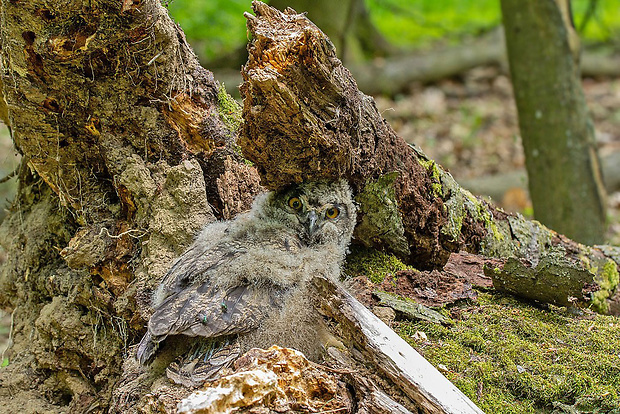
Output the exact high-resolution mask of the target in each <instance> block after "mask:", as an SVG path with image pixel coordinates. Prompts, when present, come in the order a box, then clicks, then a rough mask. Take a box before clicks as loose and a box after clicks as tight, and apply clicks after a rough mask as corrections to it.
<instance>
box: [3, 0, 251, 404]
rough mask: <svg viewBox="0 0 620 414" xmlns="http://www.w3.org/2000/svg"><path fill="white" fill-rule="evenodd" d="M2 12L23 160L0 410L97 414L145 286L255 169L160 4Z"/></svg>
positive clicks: (246, 193) (75, 4) (6, 278)
mask: <svg viewBox="0 0 620 414" xmlns="http://www.w3.org/2000/svg"><path fill="white" fill-rule="evenodd" d="M1 13H2V18H1V28H0V30H1V35H2V45H3V49H2V84H3V95H4V99H5V100H6V104H7V109H8V118H9V125H10V127H11V128H12V130H13V138H14V141H15V145H16V147H17V148H18V150H19V152H20V153H21V154H22V155H23V163H22V168H21V171H20V173H19V179H20V187H19V192H18V195H17V197H16V202H15V204H14V206H13V211H12V214H11V216H9V217H8V218H6V219H5V220H4V222H3V224H2V227H1V229H0V234H1V236H0V240H1V242H2V244H3V247H4V248H5V249H6V250H7V252H8V255H7V257H8V258H7V262H6V263H5V265H4V266H3V268H2V273H0V305H1V306H3V307H5V308H10V309H14V311H13V312H14V318H13V320H14V328H13V330H12V336H13V341H14V345H13V347H12V349H11V351H10V353H9V354H8V355H7V356H8V357H9V358H10V364H9V366H8V367H7V368H6V369H3V370H2V372H1V373H0V381H1V382H2V387H0V388H1V390H2V391H0V393H1V394H2V400H3V401H8V400H11V401H12V402H11V403H10V404H9V405H8V406H7V407H6V410H7V411H8V412H33V411H36V410H37V409H38V410H40V411H42V412H55V411H59V410H62V411H67V410H68V411H70V412H85V411H87V410H93V411H95V412H98V411H99V412H101V411H105V410H106V406H107V405H108V404H109V401H110V397H111V394H112V391H113V388H114V385H115V383H116V381H117V380H118V378H119V375H120V373H121V369H122V364H121V361H122V359H123V355H124V353H125V352H126V351H127V347H128V346H129V345H131V344H132V343H134V342H135V340H136V338H139V336H140V334H141V332H142V331H143V325H144V321H145V318H147V317H148V312H149V311H148V301H149V300H148V298H149V296H150V294H149V291H150V289H152V288H153V286H154V285H156V284H157V283H158V280H159V279H160V278H161V276H162V275H163V274H164V273H165V272H166V270H167V268H168V266H169V264H170V261H171V260H172V259H173V258H174V257H176V256H178V255H179V254H180V253H181V252H182V251H183V250H184V246H186V245H187V244H188V243H190V242H191V240H192V237H193V234H195V233H196V232H197V231H198V230H199V229H200V228H201V226H202V225H204V224H205V223H207V222H209V221H211V220H214V219H215V217H216V216H219V217H222V216H230V215H233V214H234V213H235V211H239V210H241V209H244V208H246V207H247V206H248V205H249V202H250V201H251V199H252V195H253V194H256V193H257V192H258V191H261V188H260V186H259V185H258V176H257V175H256V173H255V172H254V171H253V170H252V169H251V168H249V167H248V166H247V165H246V164H245V162H244V161H242V158H241V156H240V155H239V151H238V149H237V147H236V145H235V142H234V138H235V133H236V132H235V131H236V125H235V124H234V122H238V119H239V118H238V114H239V108H238V106H237V105H236V104H235V103H234V101H232V100H229V98H228V97H227V96H226V95H225V94H224V93H222V90H221V88H220V85H219V84H218V83H217V82H216V81H215V80H214V78H213V76H212V75H211V73H209V72H208V71H206V70H204V69H203V68H202V67H200V65H199V64H198V63H197V60H196V57H195V56H194V54H193V52H192V51H191V50H190V48H189V47H188V45H187V43H186V42H185V39H184V36H183V33H182V32H181V31H180V30H179V29H178V28H177V27H176V26H175V25H174V24H173V22H172V21H171V20H170V19H169V17H168V15H167V13H166V10H165V9H164V8H163V7H162V6H161V4H160V2H159V1H158V0H152V1H151V0H145V1H141V2H130V1H125V2H116V1H95V2H89V4H88V6H86V5H85V4H83V3H82V2H81V1H70V2H47V1H30V2H26V3H24V2H14V1H8V0H7V1H2V6H1ZM235 116H236V118H235ZM233 121H234V122H233ZM241 177H243V181H241V180H240V178H241ZM239 195H242V196H241V197H240V196H239ZM231 197H232V199H231ZM11 389H14V390H15V391H10V390H11ZM31 390H32V391H31ZM35 391H36V393H37V394H38V397H35V396H33V395H32V394H33V393H34V392H35ZM43 395H50V396H53V397H52V398H51V402H49V401H47V400H46V399H44V398H43V397H42V396H43ZM9 396H10V397H11V398H9ZM21 397H23V398H21ZM24 400H25V401H30V402H27V403H26V405H25V406H24V407H22V404H24ZM66 405H68V407H66ZM37 407H38V408H37ZM41 407H44V409H43V408H41Z"/></svg>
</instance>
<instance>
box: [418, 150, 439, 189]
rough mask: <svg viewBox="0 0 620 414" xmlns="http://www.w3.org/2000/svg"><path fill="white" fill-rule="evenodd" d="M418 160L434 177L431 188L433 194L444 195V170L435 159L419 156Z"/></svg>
mask: <svg viewBox="0 0 620 414" xmlns="http://www.w3.org/2000/svg"><path fill="white" fill-rule="evenodd" d="M418 161H419V162H420V164H421V165H422V166H423V167H424V168H426V169H427V170H428V172H430V174H431V179H432V184H431V189H432V190H433V195H434V196H435V197H443V196H444V191H443V186H442V185H441V175H442V171H441V170H440V168H439V166H438V165H437V163H436V162H435V161H433V160H425V159H422V158H419V159H418Z"/></svg>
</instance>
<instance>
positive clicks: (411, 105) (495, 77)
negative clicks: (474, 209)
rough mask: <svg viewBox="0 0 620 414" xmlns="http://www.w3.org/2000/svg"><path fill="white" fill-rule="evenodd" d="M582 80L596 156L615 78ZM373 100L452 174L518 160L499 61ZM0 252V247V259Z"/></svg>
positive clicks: (614, 96) (615, 97)
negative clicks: (595, 145) (406, 92)
mask: <svg viewBox="0 0 620 414" xmlns="http://www.w3.org/2000/svg"><path fill="white" fill-rule="evenodd" d="M583 86H584V90H585V94H586V97H587V100H588V104H589V106H590V110H591V112H592V115H593V118H594V124H595V129H596V136H597V140H598V143H599V150H600V154H601V156H604V155H606V154H609V153H611V152H614V151H620V79H596V80H594V79H585V80H584V83H583ZM376 101H377V105H378V107H379V109H380V111H381V112H382V114H383V116H384V117H385V118H386V119H387V120H388V122H389V123H390V124H391V125H392V127H394V129H395V130H396V131H397V133H398V134H399V135H401V136H402V137H404V138H405V139H406V140H407V141H408V142H411V143H415V144H416V145H418V146H419V147H421V148H422V150H423V151H424V152H426V153H427V155H428V156H429V157H430V158H431V159H434V160H436V161H437V162H438V163H439V164H441V165H442V166H443V167H444V168H446V169H448V170H449V171H450V172H451V173H452V175H453V176H454V177H455V178H456V179H457V180H458V181H461V180H466V179H473V178H475V177H481V176H488V175H492V174H501V173H507V172H511V171H514V170H517V169H523V168H524V157H523V150H522V148H521V142H520V137H519V131H518V124H517V118H516V110H515V105H514V102H513V97H512V87H511V84H510V81H509V79H508V78H507V77H506V76H505V75H504V74H502V73H501V72H500V71H499V69H496V68H477V69H474V70H471V71H469V72H467V73H465V74H464V75H463V76H462V77H460V78H459V79H449V80H444V81H441V82H439V83H437V84H434V85H430V86H429V85H426V86H424V85H414V86H412V87H411V90H410V93H408V94H402V95H399V96H396V97H395V98H394V99H387V98H385V97H377V98H376ZM18 164H19V157H18V156H17V155H16V153H15V151H14V149H13V146H12V144H11V140H10V136H9V133H8V130H7V128H6V127H4V126H2V125H0V178H2V177H5V176H6V175H8V174H9V173H10V172H11V171H13V170H14V169H15V168H16V166H17V165H18ZM15 188H16V179H15V178H13V179H11V180H9V181H7V182H5V183H2V184H0V220H1V219H2V217H3V215H4V212H5V211H6V209H8V207H9V206H10V201H11V200H12V197H13V196H12V194H13V193H14V191H15ZM608 200H609V207H610V209H609V216H610V231H609V235H608V239H609V241H610V242H611V243H614V244H619V243H620V192H619V193H614V194H610V196H609V199H608ZM497 201H498V204H500V205H501V204H502V203H503V204H504V207H505V208H507V209H509V210H511V211H518V212H520V213H522V214H525V215H529V214H531V205H530V203H529V200H528V198H527V193H526V192H525V191H523V190H522V189H520V188H517V189H511V188H508V189H507V191H506V197H503V200H497ZM0 244H2V241H1V240H0ZM3 255H4V252H3V250H2V248H1V247H0V265H1V264H2V262H3V261H4V256H3ZM10 320H11V317H10V313H6V312H3V311H2V310H0V353H2V351H3V350H4V349H5V348H6V346H7V345H8V342H9V332H10ZM429 329H430V328H429ZM0 362H3V361H0Z"/></svg>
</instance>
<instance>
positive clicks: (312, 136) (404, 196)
mask: <svg viewBox="0 0 620 414" xmlns="http://www.w3.org/2000/svg"><path fill="white" fill-rule="evenodd" d="M253 7H254V11H255V12H256V16H250V15H247V16H246V17H247V18H248V28H249V30H250V32H251V33H252V35H253V38H252V41H251V43H250V46H249V55H250V56H249V59H248V63H247V64H246V66H245V67H244V68H243V70H242V73H243V77H244V84H243V85H242V88H241V92H242V96H243V98H244V105H243V114H244V118H245V123H244V126H243V135H242V137H241V140H240V145H241V147H242V150H243V152H244V155H245V156H246V157H247V158H248V159H250V160H252V161H253V162H254V163H255V164H256V166H257V168H258V171H259V173H260V174H261V177H262V179H263V182H264V183H265V185H267V186H269V187H271V188H277V187H281V186H284V185H287V184H288V183H290V182H300V181H303V180H316V179H322V178H336V177H346V178H348V179H349V180H350V182H351V183H352V185H353V186H354V188H355V191H356V193H357V194H358V195H357V198H356V199H357V201H358V202H359V204H360V213H361V214H360V216H361V220H360V224H359V225H358V228H357V232H356V236H357V240H358V241H359V242H362V243H364V244H367V245H371V246H374V247H377V248H381V249H387V250H390V251H392V252H393V253H395V254H397V255H398V256H400V257H402V258H404V259H405V260H406V261H408V262H410V263H413V264H415V265H416V266H418V267H420V268H428V267H441V266H443V265H444V264H445V263H446V261H447V259H448V257H449V255H450V253H451V252H457V251H459V250H466V251H468V252H472V253H479V254H483V255H486V256H494V257H503V258H510V257H514V258H516V259H517V260H520V261H522V263H523V266H525V267H527V268H531V269H533V271H534V273H535V274H538V273H539V270H540V269H538V268H537V267H536V266H537V264H538V263H540V262H541V261H543V262H544V261H551V263H553V265H554V266H557V267H558V268H559V271H558V272H555V280H554V283H553V284H552V285H553V286H556V287H557V286H564V287H565V289H564V290H563V293H562V294H561V297H562V300H559V298H556V303H559V304H562V305H568V304H571V303H578V304H579V303H580V304H582V305H586V306H592V307H594V308H595V309H597V310H598V311H600V312H608V311H609V309H610V307H609V305H610V303H609V302H610V301H609V298H610V297H611V296H612V295H613V293H614V291H615V290H616V286H617V285H618V269H617V264H618V262H617V260H616V257H617V256H615V255H613V254H611V255H610V254H609V253H608V252H609V250H606V251H603V250H602V249H598V248H592V247H587V246H583V245H580V244H578V243H575V242H573V241H571V240H569V239H567V238H565V237H562V236H560V235H558V234H557V233H555V232H553V231H552V230H550V229H548V228H546V227H545V226H543V225H541V224H540V223H538V222H535V221H531V222H530V221H527V220H525V219H524V218H523V217H521V216H518V215H517V216H513V215H509V214H506V213H504V212H503V211H501V210H497V209H495V208H493V207H491V206H490V205H488V204H487V203H486V202H483V201H481V200H478V199H476V198H475V197H474V196H472V195H471V193H469V192H468V191H467V190H465V189H463V188H461V187H460V186H459V185H458V184H457V183H456V181H455V180H454V179H453V178H452V176H451V175H450V174H449V173H447V172H445V171H443V170H442V169H441V167H439V166H438V165H436V164H435V163H434V162H433V161H432V160H429V159H428V158H427V157H426V156H425V155H424V154H423V153H422V152H421V151H420V150H418V149H416V148H414V147H412V146H409V145H407V144H406V143H405V142H404V140H403V139H401V138H400V137H398V136H397V135H396V133H395V132H394V131H393V130H392V128H390V126H389V125H388V124H387V123H386V121H385V120H384V119H383V117H382V116H381V114H380V113H379V111H378V110H377V108H376V106H375V104H374V101H373V100H372V98H370V97H368V96H366V95H364V94H363V93H361V92H360V91H359V89H358V88H357V85H356V83H355V80H354V79H353V77H352V76H351V74H350V73H349V71H348V70H347V69H346V68H344V67H343V65H342V63H341V62H340V61H339V60H338V59H337V58H336V55H335V53H334V50H333V47H332V46H331V43H330V42H329V39H327V38H326V37H325V35H324V34H323V33H322V32H321V31H320V30H319V29H318V28H317V27H316V26H314V25H313V24H312V23H311V22H310V21H309V20H308V19H307V18H306V17H305V16H303V15H300V14H296V13H295V12H294V11H291V10H290V9H289V10H288V11H287V12H285V13H281V12H279V11H277V10H275V9H272V8H269V7H268V6H266V5H264V4H262V3H260V2H254V3H253ZM611 250H612V251H615V250H614V249H611ZM559 258H561V260H559ZM556 259H557V260H556ZM575 268H577V269H579V272H578V273H579V274H580V276H579V278H578V280H579V282H578V283H573V281H571V278H572V277H573V276H574V275H575V274H576V273H575V272H574V271H573V269H575ZM497 270H498V271H495V272H492V275H493V277H494V278H495V280H496V281H497V283H496V286H497V287H500V288H501V287H502V286H505V284H504V283H503V282H501V280H503V276H502V275H505V274H506V271H507V270H505V271H504V270H502V269H497ZM538 287H539V288H543V287H542V286H541V285H538ZM577 287H578V288H577ZM531 291H533V290H529V289H528V290H522V291H519V292H518V293H517V294H519V295H522V296H526V297H531V296H530V293H529V292H531ZM532 299H540V298H539V297H538V298H532Z"/></svg>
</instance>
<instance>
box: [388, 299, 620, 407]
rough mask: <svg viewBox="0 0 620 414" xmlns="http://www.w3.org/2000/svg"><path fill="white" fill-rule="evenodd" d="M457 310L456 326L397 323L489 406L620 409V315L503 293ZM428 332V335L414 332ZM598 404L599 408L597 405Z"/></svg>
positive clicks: (451, 376) (430, 357)
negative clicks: (419, 337) (538, 303)
mask: <svg viewBox="0 0 620 414" xmlns="http://www.w3.org/2000/svg"><path fill="white" fill-rule="evenodd" d="M463 306H464V307H462V308H460V309H458V312H453V313H454V314H455V315H459V318H458V319H457V320H455V324H454V325H452V326H443V325H440V324H434V323H428V322H424V321H415V322H409V321H407V322H401V323H399V325H398V327H397V330H398V331H399V333H400V334H401V336H403V337H404V338H405V339H406V340H407V341H408V342H409V343H410V344H411V345H412V346H414V347H415V348H416V349H417V350H418V351H419V352H421V353H422V354H423V355H424V357H425V358H426V359H428V360H429V361H430V362H431V363H432V364H433V365H435V366H438V365H439V364H443V365H444V366H446V367H447V368H448V372H446V373H445V375H446V376H447V377H448V378H449V379H450V380H451V381H452V382H453V383H455V385H457V386H458V387H459V388H460V389H461V390H462V391H463V392H464V393H465V394H467V395H468V397H469V398H471V399H472V401H474V402H475V403H476V404H477V405H478V406H479V407H480V408H481V409H482V410H483V411H485V412H488V413H498V414H502V413H538V412H545V411H547V412H550V411H552V410H553V408H554V404H555V405H556V406H559V405H561V404H564V405H566V406H570V407H573V408H575V409H576V410H579V411H578V412H601V413H602V412H616V413H617V412H620V411H612V410H618V408H619V407H620V391H619V390H620V357H618V344H617V338H618V337H620V321H619V320H618V319H617V318H614V317H610V316H602V315H595V314H586V315H585V316H581V317H577V316H574V315H572V314H570V313H569V312H567V311H566V310H565V309H564V308H556V307H551V309H547V310H542V309H539V308H535V307H533V306H530V305H527V304H524V303H522V302H519V301H517V300H515V299H513V298H511V297H507V296H503V295H500V294H489V293H481V294H480V296H479V305H478V306H466V305H463ZM416 331H423V332H425V333H426V334H427V336H428V341H426V342H424V343H422V344H420V343H416V342H415V341H414V340H413V339H412V335H413V334H414V333H415V332H416ZM593 410H595V411H593Z"/></svg>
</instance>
